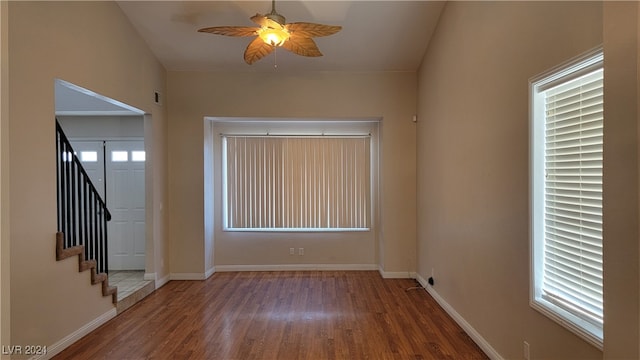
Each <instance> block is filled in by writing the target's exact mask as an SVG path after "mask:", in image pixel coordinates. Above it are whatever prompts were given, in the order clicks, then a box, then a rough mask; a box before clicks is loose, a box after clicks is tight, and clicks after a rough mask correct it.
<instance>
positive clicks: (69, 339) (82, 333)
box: [31, 307, 118, 359]
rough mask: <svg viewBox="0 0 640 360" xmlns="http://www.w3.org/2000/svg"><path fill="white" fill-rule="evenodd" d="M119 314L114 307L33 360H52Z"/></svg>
mask: <svg viewBox="0 0 640 360" xmlns="http://www.w3.org/2000/svg"><path fill="white" fill-rule="evenodd" d="M117 314H118V312H117V310H116V308H115V307H113V309H111V310H109V311H107V312H106V313H104V314H102V315H100V316H98V317H97V318H95V319H94V320H92V321H90V322H89V323H87V324H85V325H84V326H83V327H81V328H79V329H78V330H76V331H74V332H72V333H71V334H69V335H67V336H65V337H64V338H62V340H60V341H58V342H56V343H55V344H53V345H51V346H49V347H47V353H46V354H44V355H42V356H35V357H32V358H31V359H51V358H52V357H54V356H55V355H57V354H59V353H60V352H61V351H62V350H64V349H66V348H68V347H69V346H70V345H71V344H73V343H74V342H76V341H78V340H80V339H81V338H82V337H84V336H85V335H87V334H89V333H90V332H92V331H93V330H95V329H97V328H98V327H100V326H101V325H102V324H104V323H106V322H107V321H109V320H111V319H113V318H114V317H115V316H116V315H117Z"/></svg>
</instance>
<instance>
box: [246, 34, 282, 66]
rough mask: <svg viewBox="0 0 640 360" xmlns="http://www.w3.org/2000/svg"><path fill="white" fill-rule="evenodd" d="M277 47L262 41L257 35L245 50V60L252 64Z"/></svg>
mask: <svg viewBox="0 0 640 360" xmlns="http://www.w3.org/2000/svg"><path fill="white" fill-rule="evenodd" d="M274 48H275V47H274V46H273V45H269V44H267V43H265V42H264V41H262V39H260V38H259V37H256V38H255V39H253V41H251V43H249V46H247V49H246V50H245V51H244V61H246V62H247V64H249V65H251V64H253V63H254V62H256V61H258V60H260V59H262V58H263V57H265V56H267V55H269V54H271V52H272V51H273V49H274Z"/></svg>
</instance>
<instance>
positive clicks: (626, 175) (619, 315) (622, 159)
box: [603, 2, 640, 359]
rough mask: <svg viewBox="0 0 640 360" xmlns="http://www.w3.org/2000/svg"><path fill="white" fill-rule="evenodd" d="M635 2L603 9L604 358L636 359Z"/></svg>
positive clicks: (639, 314)
mask: <svg viewBox="0 0 640 360" xmlns="http://www.w3.org/2000/svg"><path fill="white" fill-rule="evenodd" d="M638 7H639V4H638V2H605V5H604V22H603V24H604V54H605V62H604V64H605V68H604V73H605V78H604V81H605V83H604V86H605V87H604V115H605V125H604V169H603V170H604V173H603V178H604V183H603V239H604V241H603V242H604V244H603V245H604V246H603V253H604V276H605V277H604V317H605V325H604V338H605V344H604V355H605V358H607V359H622V358H627V359H638V358H640V352H639V350H640V349H638V346H639V345H638V342H639V339H640V331H639V330H640V321H638V320H639V319H640V296H639V295H640V292H639V290H640V287H638V286H633V285H631V284H634V285H637V284H638V283H639V279H640V272H639V271H640V267H639V259H640V257H639V246H638V245H639V239H640V237H639V232H638V218H639V212H638V206H639V205H640V201H639V199H638V196H639V193H638V170H639V167H638V161H639V160H640V158H639V157H638V145H640V143H639V141H638V139H639V134H638V121H639V120H640V117H638V103H639V102H640V97H639V93H638V81H639V79H640V78H639V77H638V75H639V73H638V65H639V64H640V63H639V61H638V60H639V58H638V49H639V46H638V45H639V43H638V40H639V38H640V35H639V33H638Z"/></svg>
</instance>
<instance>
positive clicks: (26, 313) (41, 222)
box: [3, 2, 168, 346]
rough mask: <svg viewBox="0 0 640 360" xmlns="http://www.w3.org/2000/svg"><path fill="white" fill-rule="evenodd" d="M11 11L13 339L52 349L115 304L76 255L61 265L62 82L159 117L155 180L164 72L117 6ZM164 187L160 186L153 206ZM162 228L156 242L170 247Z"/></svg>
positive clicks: (37, 6)
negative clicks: (156, 96)
mask: <svg viewBox="0 0 640 360" xmlns="http://www.w3.org/2000/svg"><path fill="white" fill-rule="evenodd" d="M8 10H9V19H10V23H9V29H8V30H9V32H8V37H9V61H10V64H9V75H10V86H9V88H10V91H11V93H10V96H9V104H10V109H9V115H10V121H9V132H10V133H11V143H10V144H9V150H10V153H9V162H10V167H9V170H10V175H9V180H10V185H9V186H10V188H9V194H10V196H9V201H10V208H9V211H10V214H11V219H10V220H11V223H10V241H11V244H10V245H11V260H12V261H11V310H10V311H11V313H10V315H11V342H12V344H42V345H48V346H51V345H53V344H55V343H56V342H58V341H60V340H61V339H62V338H64V337H65V336H68V335H70V334H71V333H73V332H74V331H77V330H78V329H79V328H81V327H82V326H85V325H86V324H87V323H89V322H90V321H92V320H94V319H96V318H97V317H98V316H100V315H102V314H105V313H106V312H108V311H110V309H113V305H112V304H111V298H110V297H104V298H103V297H102V296H101V291H100V286H91V285H90V276H89V273H88V272H85V273H78V269H77V260H76V259H67V260H64V261H60V262H56V261H55V243H54V241H55V233H56V191H55V183H56V180H55V161H54V153H55V144H54V134H55V127H54V124H55V123H54V79H56V78H60V79H63V80H66V81H68V82H71V83H74V84H76V85H78V86H81V87H84V88H87V89H90V90H92V91H95V92H97V93H100V94H102V95H104V96H107V97H109V98H113V99H116V100H119V101H121V102H123V103H126V104H129V105H131V106H134V107H136V108H139V109H142V110H143V111H145V112H148V113H149V114H151V115H152V118H153V120H152V121H151V124H150V128H151V130H150V132H151V134H152V136H154V137H153V139H151V140H147V142H149V143H151V144H152V145H153V149H154V153H153V154H152V160H151V161H152V162H153V165H154V169H153V176H159V177H162V176H164V173H165V170H164V169H166V167H165V166H164V165H163V158H162V156H163V153H164V151H165V150H164V149H165V147H166V146H165V145H164V144H163V141H164V139H163V134H164V130H163V127H164V125H163V124H164V121H165V120H164V114H163V111H164V110H163V109H162V108H161V107H158V106H155V105H154V104H153V103H152V99H153V91H154V90H159V91H161V92H162V91H164V81H165V79H164V74H165V71H164V68H163V67H162V66H161V65H160V64H159V63H158V62H157V61H156V60H155V58H154V57H153V55H152V54H151V53H150V51H149V50H148V49H147V47H146V45H145V43H144V42H143V41H142V40H141V39H140V38H139V37H138V35H137V34H136V32H135V31H134V29H133V28H132V26H131V25H130V24H129V22H128V20H127V18H126V17H125V16H124V15H123V14H122V12H121V10H120V8H119V7H118V6H117V4H116V3H114V2H10V3H9V4H8ZM3 34H5V32H4V31H3ZM3 36H4V35H3ZM3 120H4V117H3ZM145 125H146V124H145ZM3 130H4V128H3ZM3 146H4V143H3ZM4 150H5V149H4V148H3V155H4V153H5V152H4ZM4 160H5V159H4V158H3V165H4V164H5V162H4ZM4 186H5V184H4V183H3V187H4ZM162 186H163V185H162V183H159V188H156V187H154V188H153V190H152V191H153V199H151V200H150V201H151V203H152V205H153V207H152V208H153V209H154V210H153V211H154V212H156V211H160V210H157V206H156V205H157V203H161V202H162V201H164V198H165V193H166V190H164V189H163V188H162ZM3 190H4V189H3ZM3 194H5V193H4V192H3ZM3 200H4V199H3ZM4 204H5V202H4V201H3V205H4ZM3 214H4V212H3ZM156 226H157V227H159V228H158V229H155V227H156ZM160 226H161V225H160V223H158V224H154V229H155V230H156V231H155V233H154V236H156V238H155V239H153V241H154V242H159V243H160V244H161V247H162V246H164V245H162V244H163V243H164V242H166V240H165V236H164V231H163V230H162V228H160ZM4 239H5V238H4V236H3V243H4V241H5V240H4ZM3 245H4V244H3ZM167 262H168V261H165V266H166V265H167V264H166V263H167ZM153 271H158V272H162V271H165V272H168V269H164V270H163V269H161V268H159V269H153ZM3 323H4V319H3Z"/></svg>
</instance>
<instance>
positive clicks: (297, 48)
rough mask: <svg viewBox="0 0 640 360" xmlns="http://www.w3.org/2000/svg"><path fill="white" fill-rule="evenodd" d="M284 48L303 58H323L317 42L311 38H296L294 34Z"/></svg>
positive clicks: (283, 45)
mask: <svg viewBox="0 0 640 360" xmlns="http://www.w3.org/2000/svg"><path fill="white" fill-rule="evenodd" d="M282 47H283V48H285V49H287V50H289V51H291V52H292V53H294V54H298V55H302V56H310V57H316V56H322V53H321V52H320V49H318V45H316V42H315V41H313V39H311V38H310V37H302V36H294V34H292V35H291V37H290V38H289V40H287V41H285V42H284V44H282Z"/></svg>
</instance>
